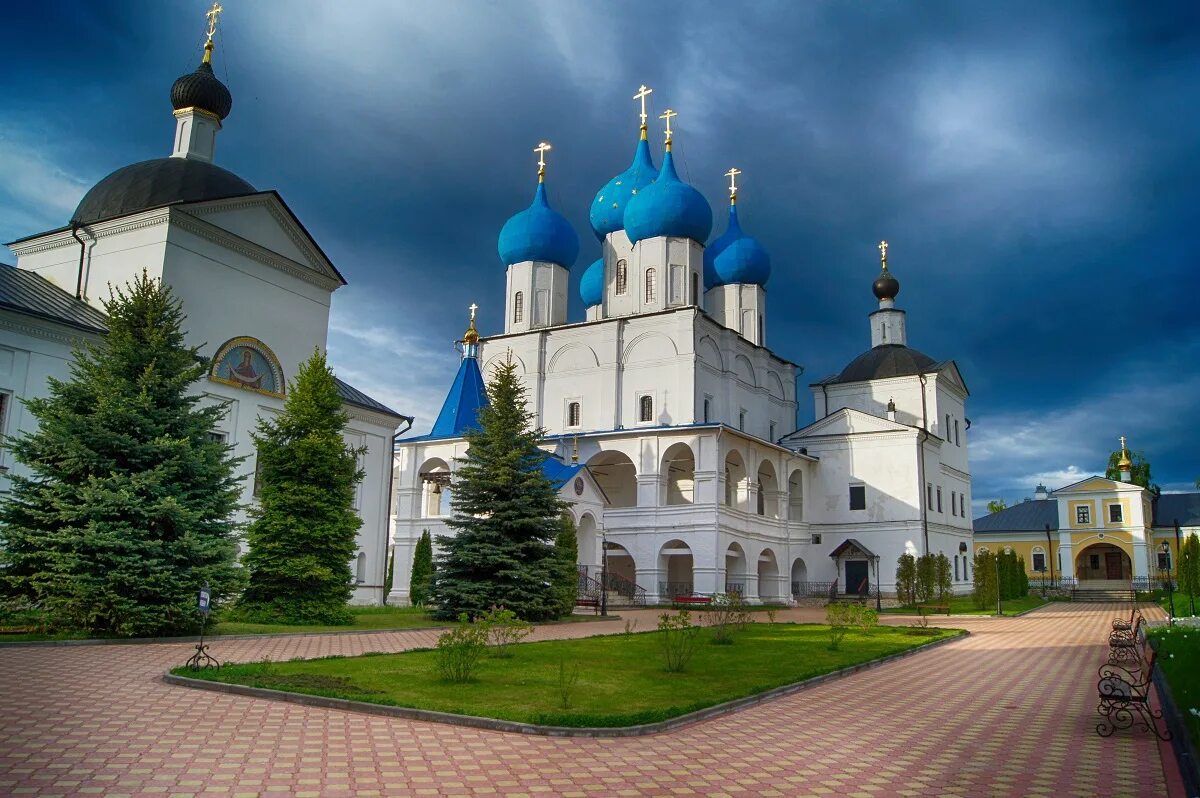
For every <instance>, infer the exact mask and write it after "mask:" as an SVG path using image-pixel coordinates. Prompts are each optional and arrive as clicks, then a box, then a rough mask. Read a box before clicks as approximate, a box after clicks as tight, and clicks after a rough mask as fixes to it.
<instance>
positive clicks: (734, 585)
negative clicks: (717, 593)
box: [725, 543, 746, 596]
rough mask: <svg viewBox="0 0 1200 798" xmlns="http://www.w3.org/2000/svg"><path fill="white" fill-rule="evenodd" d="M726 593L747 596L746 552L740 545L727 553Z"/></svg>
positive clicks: (734, 544)
mask: <svg viewBox="0 0 1200 798" xmlns="http://www.w3.org/2000/svg"><path fill="white" fill-rule="evenodd" d="M725 592H726V593H736V594H738V595H739V596H744V595H746V550H745V549H743V548H742V547H741V544H739V543H730V544H729V548H728V549H727V550H726V551H725Z"/></svg>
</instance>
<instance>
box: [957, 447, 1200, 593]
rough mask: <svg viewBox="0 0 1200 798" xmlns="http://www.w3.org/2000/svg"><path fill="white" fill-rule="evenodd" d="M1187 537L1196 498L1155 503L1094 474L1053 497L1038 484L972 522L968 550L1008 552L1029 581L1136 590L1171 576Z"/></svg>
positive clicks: (1199, 510)
mask: <svg viewBox="0 0 1200 798" xmlns="http://www.w3.org/2000/svg"><path fill="white" fill-rule="evenodd" d="M1122 464H1124V463H1122ZM1125 473H1126V474H1127V473H1128V472H1125ZM1176 525H1178V534H1177V526H1176ZM1192 533H1197V534H1200V493H1171V494H1163V495H1161V496H1158V497H1155V496H1154V495H1153V494H1152V493H1151V492H1150V491H1149V490H1146V489H1145V488H1143V487H1141V486H1139V485H1135V484H1133V483H1132V482H1128V481H1119V480H1113V479H1107V478H1105V477H1099V476H1097V477H1089V478H1087V479H1085V480H1082V481H1080V482H1076V483H1074V484H1072V485H1067V486H1066V487H1063V488H1059V489H1058V490H1056V491H1053V492H1049V491H1047V490H1046V488H1045V487H1043V486H1041V485H1039V486H1038V488H1037V492H1036V493H1035V497H1034V498H1033V499H1031V500H1029V501H1025V502H1022V503H1020V504H1018V505H1015V506H1013V507H1009V508H1007V509H1005V510H1001V511H1000V512H998V513H992V514H990V515H986V516H984V517H982V518H977V519H975V522H974V544H973V545H974V551H975V553H979V552H980V551H983V550H988V551H992V552H999V551H1008V550H1011V551H1014V552H1016V553H1017V554H1018V555H1020V556H1021V557H1023V558H1024V560H1025V567H1026V569H1027V570H1028V572H1029V574H1030V576H1031V577H1041V578H1045V579H1053V580H1055V581H1061V580H1067V583H1068V584H1070V582H1071V581H1072V580H1075V581H1078V582H1081V583H1082V582H1092V583H1103V582H1108V583H1110V584H1113V585H1114V586H1115V585H1116V583H1118V582H1119V583H1121V585H1122V586H1128V585H1130V584H1131V583H1132V584H1133V585H1134V586H1135V587H1142V586H1143V585H1145V584H1146V583H1148V582H1150V581H1152V580H1155V579H1160V578H1162V577H1163V576H1164V575H1165V574H1166V573H1167V572H1168V571H1169V572H1172V573H1173V572H1174V568H1175V562H1176V558H1177V556H1178V554H1179V544H1180V542H1182V541H1184V540H1186V539H1187V536H1188V535H1189V534H1192ZM1164 543H1165V544H1167V550H1166V551H1164V550H1163V548H1162V546H1163V544H1164Z"/></svg>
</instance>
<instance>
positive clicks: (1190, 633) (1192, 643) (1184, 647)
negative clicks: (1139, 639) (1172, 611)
mask: <svg viewBox="0 0 1200 798" xmlns="http://www.w3.org/2000/svg"><path fill="white" fill-rule="evenodd" d="M1177 608H1178V607H1177ZM1150 635H1151V636H1152V637H1154V638H1155V639H1156V640H1157V642H1158V660H1157V661H1158V664H1159V666H1160V667H1161V668H1162V672H1163V675H1164V676H1166V677H1167V682H1168V683H1169V684H1170V685H1171V696H1172V697H1173V698H1174V699H1175V705H1176V706H1177V707H1179V711H1180V712H1181V713H1182V714H1183V717H1184V722H1185V723H1186V724H1187V727H1188V733H1189V734H1190V735H1191V738H1192V744H1193V745H1196V746H1197V747H1200V629H1198V628H1196V627H1194V626H1191V627H1189V626H1173V627H1166V626H1161V627H1158V628H1156V629H1152V630H1151V631H1150Z"/></svg>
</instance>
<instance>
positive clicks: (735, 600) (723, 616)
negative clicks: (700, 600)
mask: <svg viewBox="0 0 1200 798" xmlns="http://www.w3.org/2000/svg"><path fill="white" fill-rule="evenodd" d="M704 618H705V620H706V621H707V623H708V627H709V628H710V629H712V641H713V642H714V643H716V644H717V645H719V646H728V645H731V644H732V643H733V633H734V631H735V630H737V631H740V630H742V629H744V628H745V626H746V624H747V623H749V621H750V613H749V611H748V610H747V609H746V604H745V602H743V601H742V597H741V596H739V595H738V594H737V593H725V594H723V595H720V596H716V597H714V598H713V600H712V603H710V604H709V605H708V606H707V607H706V608H705V610H704Z"/></svg>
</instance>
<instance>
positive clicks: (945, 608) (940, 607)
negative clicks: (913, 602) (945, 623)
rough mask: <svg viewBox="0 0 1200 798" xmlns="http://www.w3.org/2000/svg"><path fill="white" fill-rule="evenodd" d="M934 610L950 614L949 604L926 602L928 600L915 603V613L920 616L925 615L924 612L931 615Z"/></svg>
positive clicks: (940, 613)
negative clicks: (922, 602)
mask: <svg viewBox="0 0 1200 798" xmlns="http://www.w3.org/2000/svg"><path fill="white" fill-rule="evenodd" d="M935 612H936V613H938V614H939V615H949V614H950V605H949V604H934V603H932V602H928V601H927V602H925V603H924V604H918V605H917V615H920V616H921V617H925V615H926V614H930V615H932V614H933V613H935Z"/></svg>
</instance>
